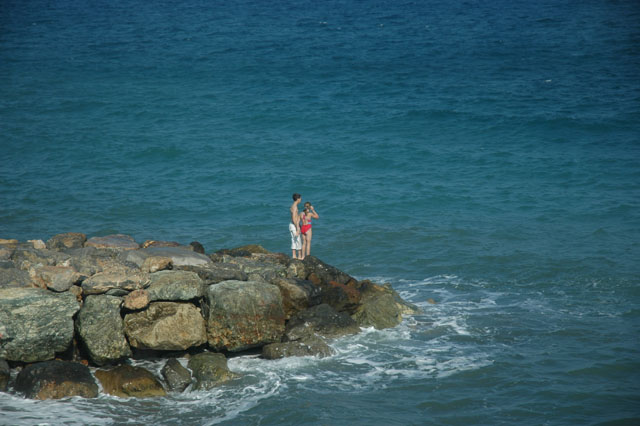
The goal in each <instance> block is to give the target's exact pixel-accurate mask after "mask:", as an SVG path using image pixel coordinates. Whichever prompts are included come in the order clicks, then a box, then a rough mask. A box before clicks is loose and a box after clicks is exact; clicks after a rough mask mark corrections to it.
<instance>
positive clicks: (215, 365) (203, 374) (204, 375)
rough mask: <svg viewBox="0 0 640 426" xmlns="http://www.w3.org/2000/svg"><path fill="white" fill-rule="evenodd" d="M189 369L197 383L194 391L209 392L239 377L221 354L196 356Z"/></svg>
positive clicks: (205, 353) (211, 353)
mask: <svg viewBox="0 0 640 426" xmlns="http://www.w3.org/2000/svg"><path fill="white" fill-rule="evenodd" d="M188 367H189V369H191V371H192V373H193V377H194V378H195V381H196V382H195V385H194V386H193V389H194V390H208V389H211V388H213V387H216V386H219V385H221V384H222V383H224V382H227V381H229V380H232V379H235V378H236V377H238V375H237V374H236V373H233V372H232V371H230V370H229V367H228V366H227V359H226V358H225V356H224V355H222V354H220V353H213V352H202V353H199V354H196V355H194V356H192V357H191V358H190V359H189V364H188Z"/></svg>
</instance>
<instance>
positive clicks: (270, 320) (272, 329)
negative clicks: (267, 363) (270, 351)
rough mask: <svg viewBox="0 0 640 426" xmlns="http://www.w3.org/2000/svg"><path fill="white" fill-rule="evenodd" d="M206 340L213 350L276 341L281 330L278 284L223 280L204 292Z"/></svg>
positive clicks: (255, 345) (231, 348) (281, 319)
mask: <svg viewBox="0 0 640 426" xmlns="http://www.w3.org/2000/svg"><path fill="white" fill-rule="evenodd" d="M205 296H206V300H207V308H208V309H207V310H206V312H205V318H206V320H207V339H208V341H209V345H210V346H211V347H212V348H214V349H216V350H223V349H224V350H228V351H241V350H244V349H249V348H252V347H257V346H263V345H265V344H268V343H274V342H279V341H280V338H281V337H282V333H283V332H284V311H283V308H282V296H281V295H280V290H279V289H278V287H276V286H275V285H272V284H267V283H264V282H256V281H223V282H221V283H219V284H215V285H212V286H210V287H209V288H208V289H207V292H206V293H205Z"/></svg>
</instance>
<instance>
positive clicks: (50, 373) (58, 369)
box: [15, 361, 98, 399]
mask: <svg viewBox="0 0 640 426" xmlns="http://www.w3.org/2000/svg"><path fill="white" fill-rule="evenodd" d="M15 390H16V392H18V393H21V394H23V395H24V396H25V397H27V398H31V399H60V398H66V397H70V396H82V397H84V398H95V397H97V396H98V385H97V384H96V381H95V380H94V378H93V376H92V375H91V372H90V371H89V367H87V366H85V365H82V364H80V363H77V362H66V361H46V362H39V363H36V364H31V365H27V366H26V367H25V368H24V369H23V370H22V371H20V373H19V374H18V377H16V382H15Z"/></svg>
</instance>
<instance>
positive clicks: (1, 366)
mask: <svg viewBox="0 0 640 426" xmlns="http://www.w3.org/2000/svg"><path fill="white" fill-rule="evenodd" d="M10 378H11V370H10V369H9V364H8V363H7V361H5V360H4V359H0V392H5V391H6V390H7V387H9V379H10Z"/></svg>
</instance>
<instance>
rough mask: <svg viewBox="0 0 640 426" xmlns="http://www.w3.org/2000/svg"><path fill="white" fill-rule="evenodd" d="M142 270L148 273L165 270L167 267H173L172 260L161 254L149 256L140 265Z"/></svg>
mask: <svg viewBox="0 0 640 426" xmlns="http://www.w3.org/2000/svg"><path fill="white" fill-rule="evenodd" d="M140 269H142V271H143V272H148V273H150V274H152V273H154V272H158V271H165V270H167V269H173V260H171V258H170V257H162V256H149V257H147V258H146V259H145V260H144V262H142V265H141V266H140Z"/></svg>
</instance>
